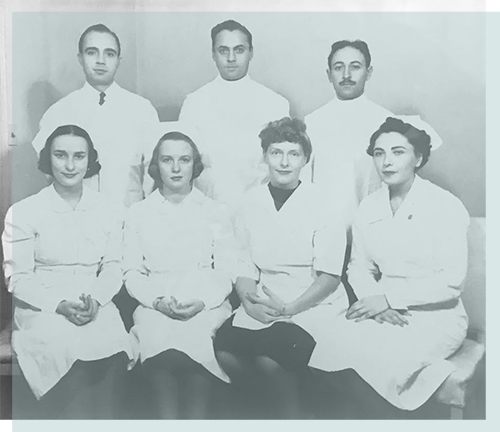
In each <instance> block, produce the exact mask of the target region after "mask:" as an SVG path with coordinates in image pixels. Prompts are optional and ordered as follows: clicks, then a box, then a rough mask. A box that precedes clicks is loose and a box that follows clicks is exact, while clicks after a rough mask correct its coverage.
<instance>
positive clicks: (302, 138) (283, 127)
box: [259, 117, 312, 162]
mask: <svg viewBox="0 0 500 432" xmlns="http://www.w3.org/2000/svg"><path fill="white" fill-rule="evenodd" d="M306 129H307V127H306V124H305V123H304V122H303V121H302V120H300V119H298V118H294V119H292V118H290V117H283V118H282V119H281V120H275V121H272V122H270V123H268V124H267V125H266V126H265V127H264V129H262V131H261V133H260V134H259V138H260V141H261V146H262V150H263V152H264V153H266V152H267V149H268V148H269V146H270V145H271V144H276V143H282V142H292V143H296V144H300V145H301V146H302V150H303V151H304V154H305V156H306V158H307V162H309V159H310V158H311V153H312V145H311V140H310V139H309V136H308V135H307V133H306Z"/></svg>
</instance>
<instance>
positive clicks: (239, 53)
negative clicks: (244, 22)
mask: <svg viewBox="0 0 500 432" xmlns="http://www.w3.org/2000/svg"><path fill="white" fill-rule="evenodd" d="M252 57H253V50H251V49H250V45H249V43H248V39H247V36H246V35H245V34H244V33H242V32H241V31H239V30H234V31H229V30H222V31H221V32H219V33H218V34H217V36H216V37H215V44H214V47H213V51H212V58H213V59H214V61H215V64H216V66H217V69H219V73H220V76H221V77H222V79H225V80H226V81H236V80H239V79H241V78H243V77H244V76H245V75H246V74H247V72H248V66H249V65H250V60H252Z"/></svg>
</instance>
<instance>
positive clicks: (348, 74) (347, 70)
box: [342, 67, 351, 79]
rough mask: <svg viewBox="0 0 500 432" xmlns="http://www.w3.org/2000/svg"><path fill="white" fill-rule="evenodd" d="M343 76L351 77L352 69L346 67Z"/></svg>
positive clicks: (344, 77)
mask: <svg viewBox="0 0 500 432" xmlns="http://www.w3.org/2000/svg"><path fill="white" fill-rule="evenodd" d="M342 78H343V79H346V78H351V69H350V68H349V67H345V68H343V69H342Z"/></svg>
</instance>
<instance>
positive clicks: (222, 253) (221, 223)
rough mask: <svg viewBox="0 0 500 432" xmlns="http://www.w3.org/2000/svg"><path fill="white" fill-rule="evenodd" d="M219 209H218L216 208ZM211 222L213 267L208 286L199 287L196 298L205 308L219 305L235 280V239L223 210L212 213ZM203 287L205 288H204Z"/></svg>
mask: <svg viewBox="0 0 500 432" xmlns="http://www.w3.org/2000/svg"><path fill="white" fill-rule="evenodd" d="M217 210H219V209H217ZM213 219H214V220H213V222H212V223H211V229H212V238H213V269H212V270H210V271H209V275H207V276H208V277H209V278H210V282H211V283H209V287H208V289H206V288H205V287H200V288H201V290H200V293H199V296H198V298H199V299H200V300H201V301H203V303H204V304H205V308H206V309H214V308H216V307H218V306H220V305H221V304H222V303H223V302H224V301H225V300H226V298H227V296H228V295H229V294H230V293H231V290H232V288H233V286H232V284H233V282H234V281H235V280H236V266H237V258H236V251H237V247H236V240H235V238H234V231H233V227H232V224H231V220H230V219H229V215H228V214H227V213H226V211H225V210H222V209H220V211H216V212H215V214H214V215H213ZM204 288H205V289H204Z"/></svg>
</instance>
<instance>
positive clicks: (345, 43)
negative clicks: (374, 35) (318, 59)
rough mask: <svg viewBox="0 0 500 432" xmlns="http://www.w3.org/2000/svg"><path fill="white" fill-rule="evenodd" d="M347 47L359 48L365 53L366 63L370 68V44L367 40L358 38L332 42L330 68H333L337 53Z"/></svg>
mask: <svg viewBox="0 0 500 432" xmlns="http://www.w3.org/2000/svg"><path fill="white" fill-rule="evenodd" d="M346 47H351V48H354V49H357V50H358V51H359V52H360V53H361V54H363V57H364V58H365V63H366V67H367V68H369V67H370V64H371V63H372V56H371V54H370V50H369V49H368V44H367V43H366V42H365V41H362V40H360V39H356V40H354V41H350V40H341V41H337V42H335V43H333V44H332V46H331V48H330V54H329V55H328V59H327V61H328V69H331V68H332V59H333V56H334V55H335V53H336V52H337V51H339V50H341V49H344V48H346Z"/></svg>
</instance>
